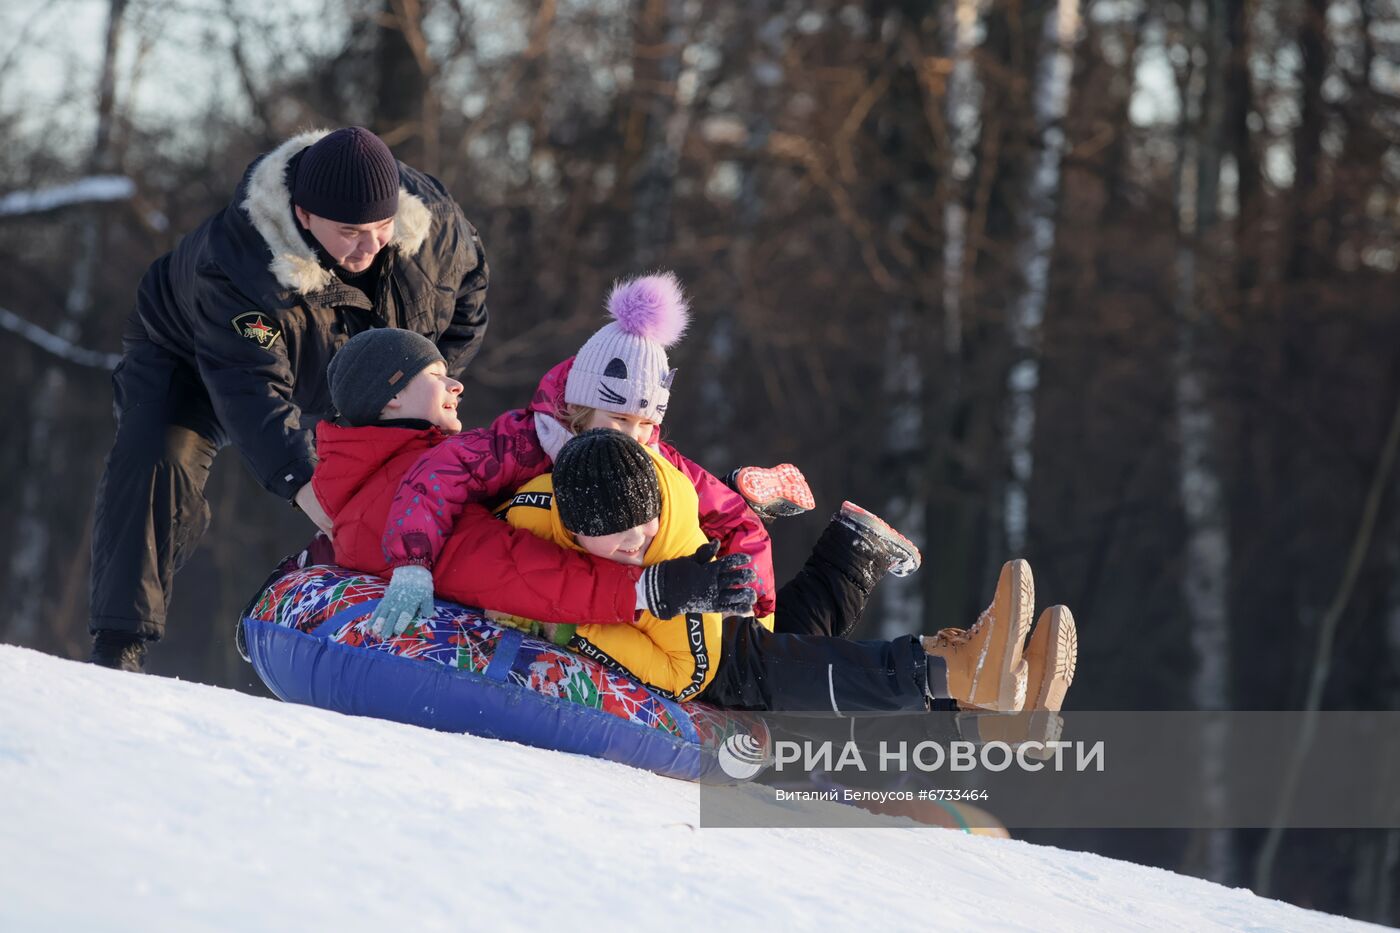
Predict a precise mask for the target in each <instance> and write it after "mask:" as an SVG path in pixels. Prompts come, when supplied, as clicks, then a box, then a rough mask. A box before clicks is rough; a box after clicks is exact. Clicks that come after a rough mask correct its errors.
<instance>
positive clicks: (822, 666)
mask: <svg viewBox="0 0 1400 933" xmlns="http://www.w3.org/2000/svg"><path fill="white" fill-rule="evenodd" d="M887 570H888V558H887V557H885V556H883V555H881V554H879V553H877V552H876V551H875V550H874V548H873V547H872V546H871V545H870V544H869V543H868V542H867V541H866V539H865V538H864V537H862V536H861V535H860V534H859V533H858V532H856V531H855V530H854V529H852V528H850V527H848V526H846V525H843V524H841V523H840V522H837V521H832V522H830V523H829V524H828V525H827V526H826V528H825V529H824V530H823V531H822V534H821V537H820V538H818V539H817V543H816V545H815V546H814V547H813V548H812V553H811V556H809V557H808V558H807V562H806V563H805V564H804V565H803V566H802V569H801V570H800V571H799V572H798V574H797V576H795V577H793V578H792V579H791V580H789V581H788V582H787V583H784V584H783V585H782V586H781V587H779V589H778V596H777V609H776V610H775V612H774V617H773V629H774V630H773V631H771V632H770V631H768V630H767V629H765V628H764V627H763V626H762V625H760V624H759V623H758V621H757V620H755V619H752V618H730V619H725V620H724V630H723V636H722V639H721V643H720V644H721V646H720V662H719V667H718V668H717V669H716V671H715V676H714V679H713V680H712V681H710V684H709V686H707V687H706V688H705V690H704V692H703V693H701V694H700V696H699V697H698V698H697V699H700V700H703V701H704V702H706V703H711V704H713V705H715V706H722V707H725V708H727V709H744V710H767V711H774V712H794V713H823V712H824V713H833V714H835V715H838V716H839V715H845V714H847V713H857V712H912V711H920V712H921V711H924V710H927V709H929V708H930V704H932V705H933V707H934V708H945V709H946V708H949V706H950V704H949V703H948V701H947V696H948V692H947V670H946V668H945V667H944V664H943V661H942V659H941V658H935V657H930V656H929V655H927V654H925V653H924V649H923V646H922V644H921V643H920V641H919V639H918V638H915V637H913V636H908V637H905V638H896V639H895V640H893V641H854V640H850V639H847V638H846V637H845V635H846V634H847V633H849V632H850V630H851V628H852V627H853V626H854V625H855V624H856V622H858V621H859V620H860V615H861V613H862V612H863V611H864V609H865V604H866V602H867V601H868V600H869V599H870V594H871V592H872V591H873V590H874V588H875V584H876V583H878V582H879V580H880V578H881V577H883V576H884V575H885V573H886V572H887Z"/></svg>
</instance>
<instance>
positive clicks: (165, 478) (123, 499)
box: [89, 315, 229, 640]
mask: <svg viewBox="0 0 1400 933" xmlns="http://www.w3.org/2000/svg"><path fill="white" fill-rule="evenodd" d="M122 343H123V349H124V351H125V352H124V354H123V356H122V360H121V363H120V364H119V365H118V366H117V371H116V372H115V373H114V374H113V376H112V383H113V386H114V389H115V395H116V414H117V436H116V440H115V442H114V443H113V445H112V452H111V453H110V454H109V455H108V456H107V464H106V467H105V468H104V470H103V473H102V479H101V481H100V482H99V483H98V486H97V503H96V510H95V514H94V519H93V534H92V590H91V616H90V618H91V622H90V626H89V627H90V629H91V630H92V632H93V633H94V634H96V633H97V632H98V631H100V630H104V629H105V630H109V631H117V632H128V633H131V634H135V635H140V636H143V637H145V638H148V639H153V640H154V639H158V638H160V637H161V635H162V634H164V631H165V611H166V606H167V604H168V603H169V602H170V595H171V591H172V584H173V580H174V577H175V572H176V571H177V570H179V569H180V567H181V566H183V565H184V563H185V561H187V560H188V559H189V558H190V556H191V555H192V554H193V553H194V551H195V549H196V547H198V545H199V539H200V538H201V537H203V535H204V532H205V529H207V528H208V527H209V503H208V502H207V501H206V500H205V498H204V486H205V484H206V483H207V482H208V480H209V469H210V467H211V466H212V465H213V463H214V455H215V454H217V453H218V451H219V449H220V448H222V447H224V446H226V445H227V444H228V443H229V438H228V434H227V432H226V431H225V430H224V428H223V426H222V425H221V424H220V423H219V420H218V418H217V417H216V416H215V414H214V408H213V404H212V403H211V402H210V400H209V394H208V393H207V392H206V391H205V389H204V385H203V383H202V382H201V380H200V378H199V374H198V373H197V372H196V371H195V370H194V368H193V367H191V366H190V365H189V364H188V363H186V362H184V361H183V360H181V359H179V358H178V357H176V356H174V355H172V354H171V353H169V352H167V351H166V350H163V349H161V348H160V347H159V346H157V345H156V344H154V343H152V342H151V341H150V340H149V339H148V337H147V336H146V332H145V329H144V327H143V326H142V325H141V323H140V321H139V320H136V319H135V316H134V315H133V319H132V321H131V322H129V323H128V325H127V329H126V332H125V334H124V335H123V340H122Z"/></svg>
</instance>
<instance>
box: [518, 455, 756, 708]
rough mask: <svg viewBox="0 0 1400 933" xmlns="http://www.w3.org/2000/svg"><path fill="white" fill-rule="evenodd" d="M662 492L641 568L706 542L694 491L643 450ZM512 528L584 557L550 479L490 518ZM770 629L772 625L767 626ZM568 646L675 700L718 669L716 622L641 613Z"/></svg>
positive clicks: (712, 616)
mask: <svg viewBox="0 0 1400 933" xmlns="http://www.w3.org/2000/svg"><path fill="white" fill-rule="evenodd" d="M647 453H648V454H650V455H651V459H652V461H653V462H654V463H655V464H656V473H657V477H658V479H659V480H660V486H661V525H660V528H659V529H658V530H657V533H656V537H655V538H654V539H653V540H652V542H651V546H650V547H649V548H647V552H646V555H645V556H644V557H643V563H645V564H655V563H659V562H660V561H663V560H670V559H671V558H673V557H689V556H690V555H691V554H694V553H695V550H696V549H697V548H699V547H701V546H702V545H704V544H705V534H704V532H702V531H701V530H700V520H699V512H700V501H699V497H698V496H696V494H695V487H694V486H692V485H691V484H690V481H689V480H687V479H686V478H685V475H684V474H682V473H681V472H680V471H679V470H677V469H676V468H675V467H673V466H672V465H671V464H670V463H669V462H667V461H666V460H665V459H664V458H662V457H661V456H660V455H658V454H657V453H656V451H654V450H652V449H651V448H647ZM496 514H497V515H500V516H502V517H504V518H505V520H506V521H508V522H510V523H511V525H513V526H515V527H516V528H524V529H526V530H528V531H531V532H534V533H535V534H536V535H538V536H539V537H541V538H547V539H549V540H551V541H553V542H555V543H556V544H559V545H562V546H564V547H567V548H572V549H573V550H575V551H582V550H583V548H581V547H579V545H578V543H577V542H575V541H574V537H573V535H571V534H569V532H568V531H566V530H565V529H564V526H563V525H562V524H560V522H559V510H558V509H557V508H556V507H555V505H554V478H553V477H552V476H550V475H549V474H547V473H546V474H545V475H544V476H540V477H536V478H535V479H533V480H531V481H530V482H528V483H526V484H525V485H524V486H522V487H520V490H519V491H518V492H517V493H516V494H515V495H514V496H513V497H511V499H510V500H509V501H508V502H506V503H505V504H504V505H503V506H502V507H501V508H500V509H498V510H497V512H496ZM768 624H769V627H770V628H771V622H770V623H768ZM569 647H570V648H571V649H573V650H574V651H576V652H578V653H579V654H581V655H584V656H585V657H590V658H593V659H594V660H597V661H601V662H603V663H604V664H609V665H611V666H613V667H620V668H622V669H624V670H626V671H627V672H628V673H630V674H631V675H632V676H633V677H636V678H637V679H638V680H640V681H642V682H643V683H645V684H646V685H647V686H648V687H651V688H652V689H653V690H656V691H658V692H660V693H662V694H664V695H666V696H669V697H671V698H672V699H676V700H686V699H689V698H691V697H693V696H695V695H696V694H697V693H699V692H700V691H701V690H704V689H705V687H707V686H708V685H709V683H710V680H711V679H713V678H714V675H715V668H716V666H718V664H719V652H720V616H719V614H718V613H706V614H704V615H701V614H700V613H690V614H688V615H686V616H677V617H676V618H674V619H658V618H656V617H655V616H653V615H652V614H651V613H649V612H643V613H642V614H641V615H640V617H639V618H638V619H637V621H636V622H635V623H633V624H632V625H626V624H622V625H580V626H579V627H578V630H577V633H576V634H575V636H574V638H573V640H572V641H570V642H569Z"/></svg>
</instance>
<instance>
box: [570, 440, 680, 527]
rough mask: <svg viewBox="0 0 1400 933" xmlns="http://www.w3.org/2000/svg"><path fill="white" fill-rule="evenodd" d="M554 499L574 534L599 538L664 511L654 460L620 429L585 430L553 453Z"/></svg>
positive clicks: (643, 522) (642, 522)
mask: <svg viewBox="0 0 1400 933" xmlns="http://www.w3.org/2000/svg"><path fill="white" fill-rule="evenodd" d="M554 504H555V505H556V506H558V507H559V521H560V522H562V523H563V525H564V527H565V528H567V529H568V530H569V531H571V532H573V533H574V534H576V535H588V536H589V537H594V538H597V537H602V536H603V535H613V534H617V533H618V532H619V531H626V530H627V529H629V528H636V527H637V526H638V525H645V524H646V523H647V522H649V521H651V520H652V519H653V518H655V517H656V516H658V515H660V514H661V487H660V484H659V481H658V480H657V478H656V465H655V464H654V463H652V462H651V456H650V455H648V454H647V452H646V451H645V450H643V449H642V445H641V444H638V443H637V442H636V441H634V440H632V438H630V437H628V436H627V435H626V434H623V433H622V432H621V431H614V430H612V429H611V428H594V429H593V430H592V431H585V432H584V433H582V434H580V435H579V436H578V437H575V438H572V439H571V440H570V441H569V442H568V443H567V444H565V445H564V446H563V447H562V448H560V450H559V456H557V457H555V458H554Z"/></svg>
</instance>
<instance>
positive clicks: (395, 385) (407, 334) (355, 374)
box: [326, 327, 444, 427]
mask: <svg viewBox="0 0 1400 933" xmlns="http://www.w3.org/2000/svg"><path fill="white" fill-rule="evenodd" d="M441 362H444V360H443V358H442V353H440V352H439V351H438V348H437V345H436V344H434V343H433V342H432V341H431V340H429V339H428V338H427V337H424V336H423V335H422V334H416V333H414V332H413V331H411V330H398V329H396V328H392V327H378V328H375V329H374V330H367V331H365V332H364V333H360V334H356V335H355V336H353V337H351V338H350V341H349V343H347V344H345V346H343V347H341V348H340V351H339V352H338V353H336V355H335V356H333V357H331V365H330V366H329V367H328V368H327V370H326V375H327V376H329V377H330V382H331V401H332V402H333V403H334V404H335V407H336V410H337V411H339V412H340V416H341V417H342V418H344V419H345V421H346V422H347V423H348V424H352V425H354V426H356V427H360V426H363V425H366V424H373V423H374V422H376V421H378V420H379V413H380V412H382V411H383V410H384V406H385V405H388V404H389V400H390V399H392V398H393V397H394V396H395V395H398V394H399V393H400V392H402V391H403V390H404V387H405V386H407V385H408V384H409V383H410V382H412V381H413V377H414V376H416V375H418V374H419V373H421V372H422V371H423V370H425V369H427V368H428V367H429V366H431V365H432V364H434V363H441Z"/></svg>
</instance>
